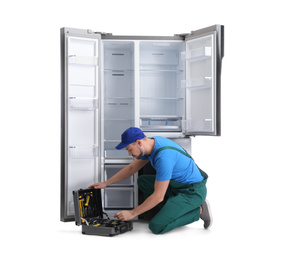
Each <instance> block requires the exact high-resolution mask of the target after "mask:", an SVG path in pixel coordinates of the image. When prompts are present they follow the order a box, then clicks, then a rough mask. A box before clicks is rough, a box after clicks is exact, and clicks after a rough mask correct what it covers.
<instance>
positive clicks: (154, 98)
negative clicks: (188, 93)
mask: <svg viewBox="0 0 282 260" xmlns="http://www.w3.org/2000/svg"><path fill="white" fill-rule="evenodd" d="M140 99H144V100H176V101H177V100H183V99H184V98H183V97H181V98H179V97H169V98H167V97H140Z"/></svg>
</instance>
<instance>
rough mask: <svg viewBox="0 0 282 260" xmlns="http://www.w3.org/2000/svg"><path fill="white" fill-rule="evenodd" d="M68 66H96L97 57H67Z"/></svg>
mask: <svg viewBox="0 0 282 260" xmlns="http://www.w3.org/2000/svg"><path fill="white" fill-rule="evenodd" d="M69 63H70V64H78V65H89V66H98V57H91V56H78V55H69Z"/></svg>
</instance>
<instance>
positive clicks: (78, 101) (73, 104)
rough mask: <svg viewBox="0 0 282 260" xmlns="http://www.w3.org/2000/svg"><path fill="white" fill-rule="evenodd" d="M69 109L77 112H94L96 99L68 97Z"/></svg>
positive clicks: (96, 105)
mask: <svg viewBox="0 0 282 260" xmlns="http://www.w3.org/2000/svg"><path fill="white" fill-rule="evenodd" d="M69 107H70V108H71V109H77V110H95V109H97V108H98V99H97V98H81V97H70V98H69Z"/></svg>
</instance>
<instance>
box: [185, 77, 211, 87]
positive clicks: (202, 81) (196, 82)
mask: <svg viewBox="0 0 282 260" xmlns="http://www.w3.org/2000/svg"><path fill="white" fill-rule="evenodd" d="M181 87H182V88H185V89H190V90H193V89H201V88H211V87H212V80H211V77H200V78H194V79H189V80H182V81H181Z"/></svg>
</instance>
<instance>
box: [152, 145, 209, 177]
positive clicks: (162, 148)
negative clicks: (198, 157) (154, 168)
mask: <svg viewBox="0 0 282 260" xmlns="http://www.w3.org/2000/svg"><path fill="white" fill-rule="evenodd" d="M165 149H171V150H175V151H178V152H180V153H182V154H183V155H185V156H187V157H189V158H191V159H192V160H193V161H194V159H193V158H192V156H191V155H190V154H189V153H187V152H186V150H185V149H184V148H182V149H183V150H184V151H183V150H180V149H178V148H176V147H174V146H163V147H161V148H159V149H158V150H157V151H156V153H155V156H156V155H157V154H158V153H159V152H160V151H162V150H165ZM196 166H197V167H198V165H197V164H196ZM198 169H199V171H200V173H201V175H202V176H203V177H204V180H206V179H207V178H208V175H207V174H206V173H205V172H204V171H203V170H201V169H200V168H199V167H198Z"/></svg>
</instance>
